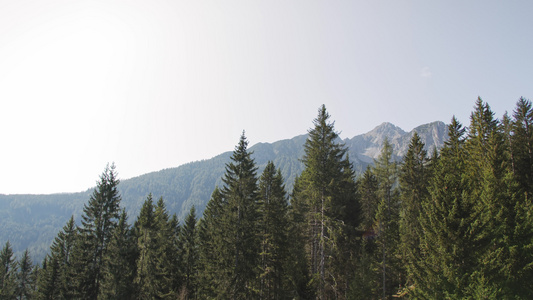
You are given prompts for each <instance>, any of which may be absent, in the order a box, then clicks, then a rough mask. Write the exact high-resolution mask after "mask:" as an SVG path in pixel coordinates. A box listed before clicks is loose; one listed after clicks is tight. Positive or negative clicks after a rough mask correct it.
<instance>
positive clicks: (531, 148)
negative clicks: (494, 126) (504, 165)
mask: <svg viewBox="0 0 533 300" xmlns="http://www.w3.org/2000/svg"><path fill="white" fill-rule="evenodd" d="M511 132H512V135H511V137H510V140H511V155H512V160H513V163H512V165H513V171H514V174H515V178H516V179H517V181H518V182H519V184H520V189H521V192H522V193H523V194H524V196H525V198H526V201H532V200H531V199H532V198H533V105H532V104H531V101H529V100H526V99H524V98H520V100H518V102H517V103H516V108H515V111H514V113H513V120H512V122H511Z"/></svg>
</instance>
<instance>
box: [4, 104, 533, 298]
mask: <svg viewBox="0 0 533 300" xmlns="http://www.w3.org/2000/svg"><path fill="white" fill-rule="evenodd" d="M308 133H309V134H308V136H307V140H306V141H305V144H304V150H305V151H304V155H303V156H302V157H301V161H302V163H303V165H304V170H303V171H302V172H301V174H300V175H299V176H298V177H297V178H296V180H295V182H294V185H293V187H292V189H291V190H290V191H288V190H287V189H286V187H285V184H284V183H285V180H284V178H283V176H282V175H281V172H280V170H279V169H278V168H277V167H276V166H275V165H274V163H273V162H270V163H268V164H267V166H266V167H265V168H264V170H263V171H262V172H261V174H258V172H257V170H258V168H257V165H256V162H255V160H254V159H253V158H252V152H251V151H249V149H248V140H247V138H246V136H245V133H244V132H243V133H242V135H241V137H240V139H239V142H238V144H237V145H236V146H235V150H234V151H233V154H232V156H231V158H230V160H229V161H228V162H227V164H226V168H225V173H224V175H223V177H222V185H221V186H219V187H217V188H215V189H214V190H213V191H212V193H211V199H210V201H209V202H208V204H207V207H206V208H205V210H204V211H203V214H202V215H201V216H197V215H196V210H195V208H194V207H193V208H192V209H191V210H190V212H189V213H188V214H187V216H186V217H185V218H184V219H183V220H178V217H177V216H176V215H175V214H172V215H171V214H170V213H169V211H168V209H167V207H166V203H165V199H163V198H162V197H160V198H158V199H157V198H156V199H154V197H153V195H152V194H148V195H146V199H145V201H144V204H143V206H142V208H141V210H140V212H139V214H138V215H137V216H134V217H133V218H132V217H131V216H128V215H127V214H126V210H125V208H124V207H122V206H121V195H120V193H119V191H118V188H117V187H118V185H119V183H120V180H119V179H118V178H117V171H116V167H115V165H114V164H111V165H108V166H107V167H106V169H105V170H104V171H103V173H102V174H101V175H100V179H99V181H98V184H97V186H96V188H95V189H94V191H93V192H92V194H91V196H90V198H89V199H88V202H87V203H86V204H85V205H84V208H83V213H82V215H81V218H80V220H75V219H74V217H72V218H70V220H69V221H68V222H67V223H66V224H65V225H64V227H63V229H62V230H61V231H59V232H58V233H57V236H56V237H55V240H54V241H53V243H52V245H51V246H50V249H49V252H48V254H47V255H46V257H45V258H44V260H43V261H42V262H34V261H32V259H31V256H30V253H29V252H28V251H26V252H24V254H23V255H22V256H21V257H20V258H16V257H15V256H14V254H13V250H12V247H11V245H10V243H9V241H7V242H6V243H5V245H3V246H1V247H2V249H1V251H0V299H8V300H9V299H392V298H402V297H403V298H411V299H533V284H532V279H533V205H532V203H531V202H532V195H533V178H532V177H533V107H532V103H531V101H529V100H527V99H524V98H520V99H519V100H518V101H517V103H516V106H515V109H514V111H513V112H512V114H511V115H508V114H507V113H506V114H505V115H504V116H503V117H502V118H501V119H498V118H496V117H495V116H494V112H493V111H492V110H491V108H490V106H489V104H487V103H486V102H484V101H483V100H482V99H480V98H478V99H477V101H476V102H475V104H474V109H473V111H472V113H471V116H470V124H469V126H468V127H465V126H463V125H462V124H461V123H460V122H459V121H458V120H457V119H456V118H455V117H453V118H452V120H451V123H450V124H449V125H448V139H447V141H446V142H445V145H444V146H443V147H442V148H441V149H434V150H433V151H430V153H431V154H428V152H427V151H426V150H425V148H424V144H423V142H422V141H421V140H420V138H419V136H418V135H417V134H414V135H413V137H412V139H411V141H410V144H409V149H408V151H407V153H406V154H405V156H404V157H403V159H402V160H401V161H399V162H398V161H397V160H395V159H394V158H393V157H392V156H393V155H392V148H391V145H390V144H389V143H388V141H385V142H384V145H383V148H382V151H381V154H380V156H379V157H378V158H377V159H376V160H375V161H374V164H373V165H371V166H369V167H368V168H367V169H366V170H365V171H364V172H362V174H356V172H355V170H354V168H353V165H352V163H351V161H350V157H349V155H348V154H347V148H346V145H344V144H343V143H342V141H341V140H340V139H339V138H338V131H337V130H336V129H335V126H334V122H333V121H332V120H331V116H330V115H329V113H328V112H327V110H326V107H325V106H324V105H323V106H322V107H320V108H319V109H318V115H317V117H316V118H315V119H314V120H313V123H312V127H311V128H310V129H309V131H308Z"/></svg>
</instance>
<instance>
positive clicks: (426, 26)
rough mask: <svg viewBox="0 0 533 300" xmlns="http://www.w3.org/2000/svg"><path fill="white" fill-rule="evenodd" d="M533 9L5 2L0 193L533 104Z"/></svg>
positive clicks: (353, 0) (302, 0)
mask: <svg viewBox="0 0 533 300" xmlns="http://www.w3.org/2000/svg"><path fill="white" fill-rule="evenodd" d="M532 11H533V2H532V1H422V0H419V1H415V0H412V1H409V0H406V1H393V0H390V1H382V0H376V1H368V0H365V1H357V0H347V1H344V0H337V1H316V0H291V1H286V0H269V1H254V0H224V1H220V0H213V1H207V0H194V1H185V0H183V1H176V0H168V1H164V0H150V1H147V0H145V1H136V0H128V1H114V0H101V1H97V0H64V1H59V0H0V139H1V142H0V193H2V194H21V193H24V194H26V193H30V194H49V193H58V192H79V191H84V190H86V189H88V188H90V187H92V186H94V185H95V184H96V181H97V180H98V177H99V175H100V174H101V173H102V171H103V170H104V168H105V166H106V164H107V163H110V162H114V163H115V165H116V167H117V171H118V173H119V177H120V178H121V179H128V178H132V177H135V176H139V175H142V174H145V173H148V172H153V171H158V170H161V169H165V168H171V167H177V166H179V165H182V164H184V163H187V162H191V161H196V160H202V159H209V158H211V157H214V156H216V155H218V154H220V153H222V152H225V151H231V150H233V149H234V147H235V145H236V144H237V143H238V141H239V137H240V135H241V133H242V131H243V130H245V131H246V136H247V138H248V140H249V142H250V145H253V144H255V143H259V142H267V143H271V142H275V141H278V140H282V139H289V138H292V137H294V136H297V135H300V134H305V133H306V132H307V130H308V129H309V128H311V127H312V121H313V119H314V118H315V117H316V116H317V112H318V108H319V107H320V106H321V105H322V104H325V105H326V108H327V110H328V112H329V113H330V115H331V119H332V120H333V121H335V128H336V129H337V130H338V131H340V133H341V134H340V135H341V137H342V138H351V137H353V136H355V135H358V134H362V133H365V132H368V131H370V130H372V129H373V128H374V127H376V126H378V125H379V124H381V123H383V122H391V123H393V124H395V125H397V126H399V127H401V128H402V129H404V130H406V131H410V130H412V129H413V128H414V127H416V126H418V125H421V124H425V123H429V122H433V121H444V122H449V121H450V120H451V118H452V116H453V115H455V116H457V118H458V119H459V121H461V122H462V123H463V124H465V125H468V123H469V116H470V113H471V111H472V109H473V106H474V102H475V100H476V99H477V97H478V96H480V97H481V98H482V99H483V100H484V101H486V102H487V103H488V104H489V105H490V106H491V108H492V110H493V111H494V112H495V114H496V117H498V118H500V117H501V116H502V115H503V114H504V113H505V112H506V111H508V112H510V113H512V111H513V109H514V107H515V104H516V101H517V100H518V99H519V98H520V97H522V96H523V97H525V98H527V99H532V100H533V84H532V83H533V75H532V74H533V73H532V71H533V54H532V53H533V52H532V49H533V34H532V29H533V21H532V19H531V12H532Z"/></svg>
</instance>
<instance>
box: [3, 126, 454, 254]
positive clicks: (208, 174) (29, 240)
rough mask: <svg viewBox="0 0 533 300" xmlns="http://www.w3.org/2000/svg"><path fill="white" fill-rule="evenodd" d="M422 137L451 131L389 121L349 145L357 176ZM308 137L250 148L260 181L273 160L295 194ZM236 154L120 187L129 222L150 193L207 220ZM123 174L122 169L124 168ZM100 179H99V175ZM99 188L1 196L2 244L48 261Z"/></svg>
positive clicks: (431, 140) (436, 139)
mask: <svg viewBox="0 0 533 300" xmlns="http://www.w3.org/2000/svg"><path fill="white" fill-rule="evenodd" d="M414 132H418V133H419V135H420V136H421V139H422V141H423V142H424V143H426V144H427V145H426V148H427V150H431V149H432V148H433V147H437V148H440V147H442V145H443V143H444V141H445V139H446V137H447V129H446V125H445V124H444V123H443V122H440V121H437V122H432V123H427V124H423V125H420V126H418V127H416V128H414V129H413V130H411V131H409V132H405V131H404V130H403V129H401V128H400V127H397V126H395V125H393V124H391V123H388V122H385V123H382V124H380V125H378V126H376V127H375V128H374V129H373V130H371V131H369V132H367V133H365V134H360V135H356V136H354V137H352V138H346V139H344V140H341V139H339V140H340V141H341V142H343V143H344V144H345V145H346V147H347V148H348V155H349V156H350V160H351V161H352V163H353V165H354V169H355V171H356V175H360V174H362V173H363V172H364V170H365V169H366V167H367V166H368V165H370V164H372V163H373V160H374V159H376V158H377V157H378V155H379V153H380V151H381V148H382V144H383V141H384V139H385V138H387V139H389V142H390V143H391V144H392V146H393V151H394V155H395V156H394V157H395V159H397V160H399V159H400V158H401V157H402V156H403V155H404V154H405V152H406V151H407V148H408V144H409V141H410V139H411V137H412V135H413V134H414ZM306 139H307V134H302V135H298V136H295V137H293V138H290V139H284V140H279V141H276V142H273V143H256V144H254V145H253V146H251V147H250V148H249V150H250V151H252V152H253V154H252V157H253V158H254V159H255V161H256V165H257V167H258V170H257V175H258V177H259V176H260V174H261V172H262V171H263V169H264V168H265V166H266V164H267V162H268V161H270V160H271V161H273V162H274V164H275V165H276V167H277V168H280V170H281V173H282V175H283V177H284V179H285V185H286V190H287V192H290V191H291V190H292V185H293V183H294V179H295V178H296V176H298V175H299V174H300V173H301V171H302V170H303V164H302V162H301V161H300V159H301V157H302V156H303V154H304V147H303V145H304V143H305V141H306ZM231 154H232V151H226V152H223V153H221V154H218V155H216V156H214V157H212V158H210V159H205V160H200V161H193V162H189V163H186V164H183V165H180V166H178V167H173V168H166V169H162V170H159V171H154V172H149V173H146V174H143V175H139V176H136V177H132V178H129V179H124V180H122V181H121V183H120V184H119V191H120V193H121V195H122V199H123V200H122V203H121V205H122V207H125V208H126V211H127V213H128V215H129V222H130V223H132V222H133V221H134V219H135V218H136V217H137V215H138V213H139V211H140V208H141V206H142V203H143V202H144V200H145V199H146V196H147V195H148V194H149V193H152V194H153V196H154V198H159V197H163V199H164V200H165V203H166V205H167V208H168V210H169V212H170V213H176V214H177V215H178V217H179V219H180V220H182V219H183V218H184V216H185V215H186V213H187V212H188V211H189V209H190V208H191V207H192V206H193V205H194V206H195V207H196V209H197V214H198V215H199V216H201V214H202V212H203V210H204V208H205V205H206V204H207V202H208V201H209V199H210V196H211V193H212V191H213V189H214V188H215V186H222V184H223V183H222V176H223V174H224V172H225V165H226V163H228V162H229V161H230V156H231ZM118 167H119V169H120V166H118ZM95 176H97V174H95ZM93 189H94V188H89V189H87V190H86V191H83V192H78V193H57V194H48V195H30V194H12V195H3V194H0V228H2V229H0V242H2V243H5V241H6V240H10V242H11V244H12V246H13V249H14V250H15V251H16V252H17V253H20V252H21V251H23V250H24V249H26V248H28V249H29V250H30V252H31V253H33V254H34V256H35V257H37V258H39V259H42V258H43V257H44V253H47V252H48V247H49V245H50V243H51V241H52V240H53V238H54V237H55V235H56V234H57V232H58V231H59V230H60V229H61V228H62V227H63V226H64V224H65V223H66V222H67V220H68V219H69V218H70V216H72V215H73V216H74V218H75V220H76V221H79V216H80V215H81V214H82V212H83V206H84V204H85V203H86V202H87V201H88V200H89V197H90V195H91V193H92V190H93Z"/></svg>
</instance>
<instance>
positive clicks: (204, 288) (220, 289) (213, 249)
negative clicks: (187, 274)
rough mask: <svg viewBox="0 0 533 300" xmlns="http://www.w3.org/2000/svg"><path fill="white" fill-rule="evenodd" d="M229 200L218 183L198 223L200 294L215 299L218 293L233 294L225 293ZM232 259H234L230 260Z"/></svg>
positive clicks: (227, 266) (227, 280) (227, 284)
mask: <svg viewBox="0 0 533 300" xmlns="http://www.w3.org/2000/svg"><path fill="white" fill-rule="evenodd" d="M225 205H226V204H225V201H224V198H223V196H222V192H221V191H220V189H219V188H218V187H215V190H214V191H213V193H212V195H211V199H210V200H209V202H208V203H207V206H206V208H205V210H204V213H203V217H202V219H200V222H199V224H198V241H199V260H198V264H199V267H198V298H199V299H212V298H216V297H220V298H230V296H229V295H228V294H227V293H225V292H226V288H227V286H229V284H230V283H229V278H228V277H227V276H226V275H225V270H226V269H228V268H229V267H230V265H227V264H226V262H227V259H225V258H227V257H229V256H230V254H229V253H227V252H224V251H227V250H228V247H225V246H224V245H223V244H224V243H225V241H226V234H228V232H227V231H226V230H225V228H224V226H223V224H224V222H223V208H224V207H225ZM230 263H231V262H230Z"/></svg>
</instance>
